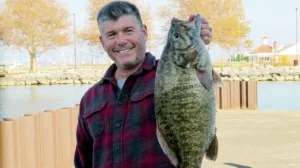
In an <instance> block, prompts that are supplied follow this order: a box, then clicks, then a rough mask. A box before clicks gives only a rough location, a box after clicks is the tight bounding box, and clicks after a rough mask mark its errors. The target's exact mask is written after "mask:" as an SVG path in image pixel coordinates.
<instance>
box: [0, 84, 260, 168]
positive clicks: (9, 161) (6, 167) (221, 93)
mask: <svg viewBox="0 0 300 168" xmlns="http://www.w3.org/2000/svg"><path fill="white" fill-rule="evenodd" d="M256 85H257V83H256V82H238V81H236V82H224V86H223V88H218V89H216V90H215V91H216V94H217V107H218V109H240V108H242V109H256V108H257V86H256ZM78 112H79V106H78V105H76V106H75V107H72V108H63V109H58V110H52V111H45V112H42V113H37V114H26V115H25V116H24V117H19V118H15V119H7V118H6V119H4V121H2V122H0V168H71V167H74V165H73V158H74V151H75V145H76V125H77V117H78Z"/></svg>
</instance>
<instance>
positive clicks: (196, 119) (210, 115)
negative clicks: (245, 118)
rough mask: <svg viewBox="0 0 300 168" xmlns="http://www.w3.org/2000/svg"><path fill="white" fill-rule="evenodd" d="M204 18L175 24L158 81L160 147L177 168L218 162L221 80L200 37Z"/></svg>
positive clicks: (198, 167)
mask: <svg viewBox="0 0 300 168" xmlns="http://www.w3.org/2000/svg"><path fill="white" fill-rule="evenodd" d="M200 29H201V16H200V15H199V14H198V15H196V17H195V18H194V20H192V21H182V20H179V19H176V18H173V19H172V22H171V27H170V30H169V32H168V40H167V43H166V45H165V48H164V50H163V52H162V55H161V58H160V61H159V63H158V67H157V72H156V79H155V92H154V96H155V97H154V98H155V113H156V121H157V137H158V141H159V143H160V145H161V147H162V149H163V151H164V153H165V154H166V155H167V156H168V158H169V159H170V161H171V162H172V164H174V165H175V166H176V167H181V168H201V163H202V160H203V157H204V155H206V158H207V159H209V160H216V158H217V155H218V140H217V136H216V98H215V92H214V87H221V86H222V80H221V78H220V77H219V76H218V75H217V73H215V71H214V70H213V69H212V64H211V61H210V56H209V52H208V50H207V48H206V46H205V44H204V42H203V41H202V39H201V38H200V37H199V35H200Z"/></svg>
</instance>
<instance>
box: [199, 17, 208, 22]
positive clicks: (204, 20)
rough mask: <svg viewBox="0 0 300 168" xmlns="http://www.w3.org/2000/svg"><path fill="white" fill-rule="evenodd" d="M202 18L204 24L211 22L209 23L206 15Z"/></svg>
mask: <svg viewBox="0 0 300 168" xmlns="http://www.w3.org/2000/svg"><path fill="white" fill-rule="evenodd" d="M201 20H202V24H204V23H205V24H209V23H208V20H207V19H206V18H205V17H203V18H202V19H201Z"/></svg>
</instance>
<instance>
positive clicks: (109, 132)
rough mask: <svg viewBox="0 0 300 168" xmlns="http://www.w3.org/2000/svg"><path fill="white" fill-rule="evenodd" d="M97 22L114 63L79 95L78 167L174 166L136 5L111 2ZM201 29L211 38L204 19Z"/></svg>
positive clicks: (153, 61) (153, 67)
mask: <svg viewBox="0 0 300 168" xmlns="http://www.w3.org/2000/svg"><path fill="white" fill-rule="evenodd" d="M193 17H194V16H191V17H190V19H193ZM97 21H98V26H99V30H100V33H101V36H100V41H101V43H102V45H103V48H104V50H105V51H106V52H107V53H108V55H109V57H110V58H111V59H112V60H113V61H114V62H115V63H114V64H113V65H112V66H110V67H109V68H108V70H107V72H106V74H105V75H104V77H103V78H102V79H101V80H100V81H99V82H98V83H96V84H95V85H94V86H92V87H91V88H90V89H89V90H88V91H87V92H86V93H85V95H84V96H83V97H82V99H81V102H80V113H79V119H78V126H77V146H76V152H75V160H74V161H75V167H77V168H81V167H84V168H90V167H95V168H96V167H97V168H110V167H122V168H171V167H174V166H173V165H172V164H171V163H170V161H169V159H168V158H167V156H166V155H165V154H164V153H163V151H162V149H161V147H160V145H159V143H158V140H157V138H156V121H155V112H154V99H153V98H154V96H153V94H154V81H155V73H156V65H157V61H156V59H155V57H154V56H152V55H151V54H150V53H146V41H147V27H146V26H145V25H143V24H142V21H141V17H140V14H139V11H138V9H137V8H136V7H135V6H134V5H132V4H131V3H128V2H122V1H113V2H111V3H109V4H107V5H106V6H104V7H103V8H102V9H101V10H100V12H99V14H98V18H97ZM201 34H202V35H203V36H201V37H202V39H203V40H204V41H207V43H208V42H209V40H210V38H211V29H210V27H209V25H208V23H207V21H206V20H204V21H203V27H202V31H201ZM199 38H200V35H199Z"/></svg>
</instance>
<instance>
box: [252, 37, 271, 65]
mask: <svg viewBox="0 0 300 168" xmlns="http://www.w3.org/2000/svg"><path fill="white" fill-rule="evenodd" d="M274 44H276V42H274ZM247 55H248V56H249V61H254V62H260V61H271V59H272V57H273V56H274V52H273V47H271V46H270V45H269V44H268V38H267V37H263V38H262V44H261V45H260V46H258V47H257V48H255V49H254V50H252V51H250V52H249V54H247Z"/></svg>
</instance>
